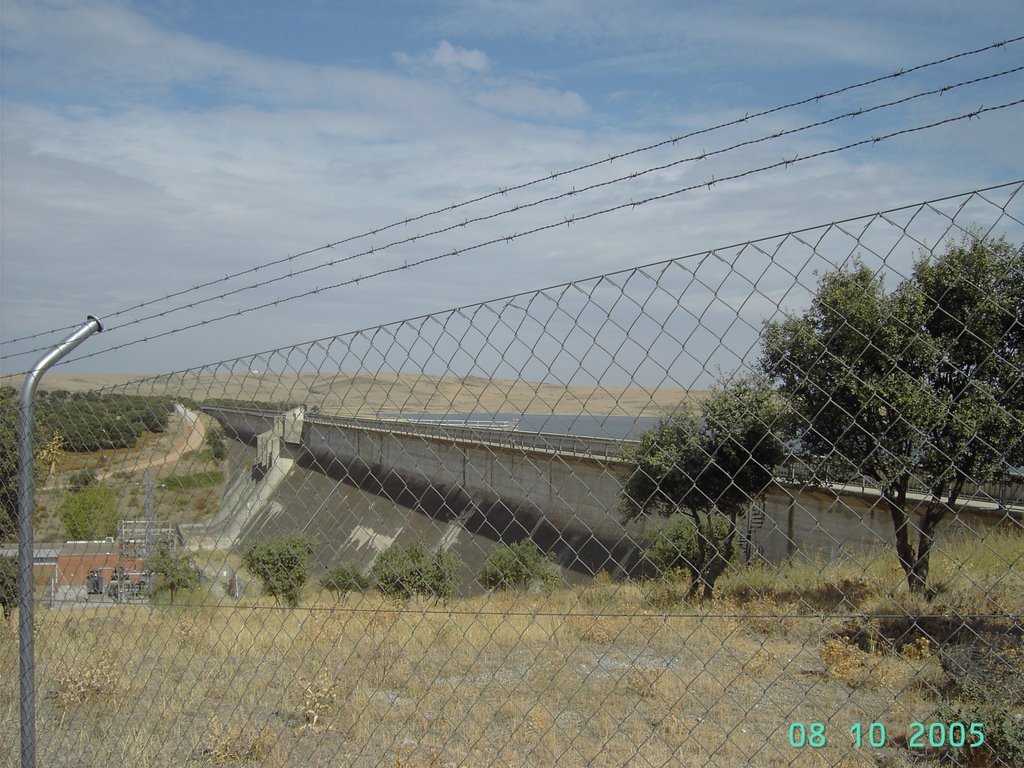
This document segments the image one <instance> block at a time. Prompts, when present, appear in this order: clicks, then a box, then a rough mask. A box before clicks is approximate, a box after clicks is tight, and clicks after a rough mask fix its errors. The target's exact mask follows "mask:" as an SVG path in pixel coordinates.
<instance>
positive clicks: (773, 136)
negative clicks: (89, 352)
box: [0, 66, 1024, 360]
mask: <svg viewBox="0 0 1024 768" xmlns="http://www.w3.org/2000/svg"><path fill="white" fill-rule="evenodd" d="M1021 71H1024V66H1020V67H1014V68H1011V69H1007V70H1003V71H1001V72H996V73H992V74H989V75H984V76H981V77H977V78H973V79H970V80H965V81H961V82H959V83H953V84H948V85H944V86H941V87H939V88H934V89H931V90H928V91H922V92H919V93H915V94H912V95H910V96H905V97H903V98H900V99H896V100H893V101H888V102H885V103H883V104H876V105H874V106H871V107H863V108H858V109H855V110H851V111H848V112H844V113H842V114H840V115H834V116H832V117H830V118H826V119H823V120H818V121H816V122H813V123H808V124H805V125H802V126H799V127H797V128H790V129H785V130H781V131H776V132H773V133H770V134H767V135H764V136H761V137H758V138H755V139H747V140H745V141H741V142H737V143H735V144H732V145H730V146H728V147H723V148H720V149H716V150H712V151H702V152H701V153H700V154H697V155H691V156H688V157H685V158H680V159H677V160H673V161H671V162H668V163H663V164H661V165H657V166H652V167H650V168H645V169H643V170H640V171H634V172H631V173H628V174H626V175H623V176H618V177H615V178H612V179H605V180H603V181H598V182H595V183H593V184H590V185H587V186H585V187H581V188H580V189H576V188H573V189H571V190H569V191H567V192H562V193H559V194H556V195H551V196H548V197H544V198H540V199H537V200H534V201H531V202H527V203H522V204H519V205H516V206H513V207H512V208H505V209H503V210H500V211H496V212H493V213H489V214H484V215H481V216H476V217H473V218H470V219H466V220H465V221H462V222H459V223H457V224H452V225H449V226H446V227H442V228H439V229H436V230H433V231H430V232H425V233H419V234H416V235H411V236H410V237H407V238H404V239H400V240H394V241H391V242H388V243H385V244H384V245H380V246H376V247H373V248H370V249H367V250H364V251H360V252H358V253H354V254H350V255H348V256H344V257H342V258H339V259H332V260H330V261H326V262H321V263H320V264H315V265H311V266H309V267H305V268H303V269H299V270H290V271H289V272H288V274H286V275H279V276H277V277H273V278H270V279H267V280H263V281H260V282H257V283H250V284H248V285H244V286H241V287H239V288H235V289H233V290H230V291H225V292H224V293H220V294H217V295H215V296H208V297H205V298H203V299H200V300H198V301H193V302H189V303H187V304H181V305H178V306H176V307H172V308H170V309H166V310H163V311H161V312H155V313H152V314H149V315H145V316H143V317H139V318H135V319H133V320H131V321H129V322H126V323H124V324H122V325H120V326H116V327H115V328H117V329H124V328H129V327H131V326H134V325H138V324H141V323H145V322H148V321H150V320H156V319H161V318H164V317H167V316H169V315H172V314H175V313H177V312H181V311H184V310H186V309H188V310H191V309H196V308H197V307H200V306H202V305H204V304H209V303H212V302H216V301H223V300H224V299H227V298H230V297H232V296H236V295H238V294H241V293H245V292H248V291H252V290H257V289H259V288H263V287H266V286H268V285H271V284H274V283H279V282H283V281H286V280H291V279H295V278H298V277H303V276H305V275H308V274H310V273H312V272H315V271H318V270H321V269H327V268H330V267H334V266H338V265H339V264H343V263H346V262H350V261H353V260H356V259H359V258H362V257H366V256H374V255H377V254H380V253H383V252H385V251H388V250H390V249H392V248H396V247H399V246H402V245H409V244H411V243H413V242H416V241H418V240H424V239H427V238H430V237H435V236H437V235H441V234H445V233H448V232H452V231H455V230H458V229H465V228H466V227H468V226H470V225H472V224H477V223H480V222H484V221H491V220H495V219H498V218H501V217H504V216H507V215H510V214H514V213H519V212H521V211H524V210H528V209H531V208H535V207H539V206H542V205H545V204H548V203H551V202H555V201H558V200H564V199H568V198H571V197H574V196H576V195H581V194H585V193H587V192H591V191H594V190H596V189H601V188H605V187H609V186H612V185H614V184H619V183H623V182H627V181H633V180H635V179H637V178H641V177H643V176H646V175H649V174H652V173H656V172H659V171H664V170H668V169H670V168H674V167H678V166H680V165H683V164H686V163H691V162H696V161H700V160H705V159H707V158H710V157H715V156H718V155H722V154H726V153H728V152H732V151H735V150H737V149H741V148H744V147H749V146H754V145H757V144H761V143H764V142H767V141H773V140H777V139H780V138H783V137H787V136H792V135H795V134H798V133H802V132H805V131H808V130H812V129H814V128H820V127H822V126H825V125H829V124H832V123H835V122H838V121H840V120H844V119H850V118H856V117H860V116H863V115H867V114H870V113H872V112H877V111H880V110H883V109H889V108H892V107H895V106H900V105H903V104H906V103H909V102H911V101H915V100H917V99H921V98H925V97H927V96H935V95H942V94H945V93H948V92H950V91H953V90H956V89H958V88H963V87H966V86H970V85H976V84H978V83H981V82H985V81H988V80H993V79H995V78H998V77H1003V76H1006V75H1010V74H1015V73H1017V72H1021ZM374 276H376V275H374ZM109 319H110V318H109V316H105V317H104V321H105V322H107V323H109ZM115 328H111V327H110V326H109V324H108V326H107V330H108V331H110V330H114V329H115ZM46 349H49V347H47V346H41V347H36V348H33V349H28V350H24V351H21V352H16V353H11V354H8V355H2V356H0V360H6V359H12V358H15V357H21V356H24V355H29V354H32V353H35V352H41V351H45V350H46Z"/></svg>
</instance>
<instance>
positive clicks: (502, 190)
mask: <svg viewBox="0 0 1024 768" xmlns="http://www.w3.org/2000/svg"><path fill="white" fill-rule="evenodd" d="M1022 40H1024V35H1022V36H1018V37H1014V38H1009V39H1006V40H1002V41H999V42H995V43H991V44H989V45H986V46H982V47H980V48H976V49H973V50H969V51H962V52H960V53H956V54H952V55H949V56H945V57H943V58H940V59H935V60H933V61H929V62H926V63H923V64H917V65H915V66H912V67H906V68H903V69H899V70H896V71H895V72H892V73H890V74H887V75H882V76H879V77H875V78H871V79H868V80H864V81H861V82H857V83H853V84H850V85H846V86H842V87H840V88H835V89H833V90H830V91H826V92H821V93H817V94H815V95H814V96H809V97H805V98H802V99H799V100H796V101H792V102H788V103H786V104H782V105H778V106H775V107H771V108H769V109H765V110H762V111H759V112H754V113H747V114H745V115H744V116H743V117H739V118H734V119H732V120H728V121H725V122H721V123H717V124H715V125H713V126H709V127H705V128H700V129H697V130H694V131H690V132H688V133H685V134H680V135H677V136H672V137H670V138H668V139H664V140H661V141H658V142H654V143H651V144H647V145H644V146H640V147H636V148H633V149H629V150H626V151H623V152H619V153H616V154H612V155H609V156H608V157H606V158H602V159H600V160H594V161H591V162H587V163H583V164H581V165H577V166H575V167H572V168H569V169H567V170H563V171H556V172H553V173H550V174H548V175H546V176H541V177H537V178H535V179H531V180H529V181H526V182H522V183H519V184H514V185H511V186H505V187H499V188H498V189H497V190H495V191H493V192H489V193H486V194H484V195H480V196H477V197H474V198H470V199H467V200H464V201H462V202H458V203H452V204H450V205H446V206H443V207H441V208H436V209H433V210H430V211H427V212H424V213H421V214H417V215H415V216H410V217H407V218H404V219H401V220H397V221H394V222H392V223H390V224H387V225H384V226H382V227H378V228H376V229H372V230H368V231H366V232H362V233H359V234H356V235H351V236H348V237H344V238H341V239H339V240H336V241H334V242H331V243H326V244H324V245H321V246H317V247H315V248H310V249H308V250H305V251H301V252H299V253H296V254H292V255H289V256H286V257H283V258H280V259H275V260H272V261H268V262H264V263H261V264H257V265H255V266H252V267H248V268H246V269H243V270H239V271H238V272H234V273H230V274H228V275H225V276H224V277H218V278H215V279H212V280H209V281H206V282H203V283H198V284H196V285H194V286H191V287H189V288H184V289H181V290H179V291H174V292H172V293H168V294H165V295H163V296H160V297H158V298H155V299H149V300H146V301H143V302H139V303H137V304H134V305H131V306H129V307H126V308H123V309H119V310H116V311H114V312H111V313H107V314H106V315H105V316H104V320H106V321H110V320H112V319H114V318H116V317H120V316H122V315H124V314H127V313H129V312H132V311H135V310H137V309H142V308H145V307H147V306H151V305H153V304H158V303H160V302H163V301H168V300H170V299H173V298H178V297H180V296H184V295H187V294H189V293H194V292H196V291H199V290H202V289H204V288H208V287H211V286H214V285H218V284H221V283H225V282H229V281H231V280H234V279H237V278H239V277H243V276H245V275H248V274H254V273H256V272H259V271H260V270H263V269H269V268H271V267H274V266H279V265H281V264H286V263H288V262H291V261H294V260H296V259H299V258H302V257H304V256H309V255H312V254H315V253H319V252H321V251H324V250H329V249H332V248H336V247H337V246H339V245H344V244H346V243H350V242H354V241H357V240H360V239H364V238H366V237H371V236H375V235H378V234H381V233H383V232H386V231H388V230H391V229H394V228H396V227H400V226H407V225H409V224H411V223H413V222H417V221H422V220H424V219H428V218H430V217H433V216H438V215H440V214H444V213H450V212H452V211H456V210H459V209H461V208H465V207H468V206H471V205H475V204H477V203H480V202H483V201H486V200H489V199H492V198H496V197H499V196H504V195H507V194H509V193H511V192H516V191H520V190H523V189H528V188H530V187H533V186H536V185H538V184H542V183H544V182H547V181H554V180H556V179H562V178H565V177H567V176H570V175H572V174H575V173H579V172H582V171H585V170H589V169H592V168H596V167H599V166H601V165H605V164H609V165H610V164H612V163H613V162H614V161H615V160H621V159H623V158H627V157H631V156H634V155H638V154H642V153H645V152H649V151H653V150H655V149H659V148H661V147H665V146H669V145H672V144H676V143H678V142H680V141H684V140H687V139H690V138H695V137H697V136H701V135H705V134H709V133H713V132H715V131H719V130H722V129H724V128H728V127H733V126H737V125H741V124H744V123H747V122H750V121H751V120H755V119H759V118H762V117H766V116H769V115H773V114H776V113H779V112H782V111H785V110H789V109H794V108H797V107H800V106H805V105H807V104H811V103H818V102H820V101H822V100H823V99H827V98H832V97H834V96H838V95H841V94H844V93H848V92H850V91H853V90H857V89H860V88H865V87H869V86H872V85H877V84H879V83H882V82H885V81H888V80H895V79H897V78H900V77H903V76H905V75H909V74H911V73H914V72H919V71H922V70H925V69H929V68H932V67H936V66H940V65H942V64H946V63H949V62H951V61H955V60H958V59H962V58H966V57H969V56H975V55H978V54H981V53H985V52H988V51H992V50H996V49H1000V48H1004V47H1006V46H1008V45H1012V44H1014V43H1018V42H1021V41H1022ZM1019 69H1020V68H1016V69H1013V70H1007V71H1005V72H1001V73H998V74H996V75H991V76H988V77H985V78H979V79H977V80H974V81H967V82H966V83H960V84H957V85H955V86H945V87H943V88H940V89H937V90H936V91H930V92H926V93H922V94H917V95H915V96H913V97H908V98H907V99H904V100H900V101H897V102H893V103H892V104H889V105H880V106H877V107H872V108H870V109H865V110H860V111H859V114H865V113H867V112H870V111H873V110H876V109H880V108H882V107H883V106H892V105H894V104H899V103H903V102H904V101H909V100H911V99H913V98H920V97H921V96H923V95H932V94H933V93H942V92H946V91H948V90H951V89H952V88H954V87H960V86H961V85H965V84H971V83H974V82H980V81H981V80H984V79H991V78H992V77H998V76H1001V75H1004V74H1009V73H1011V72H1016V71H1019ZM846 116H848V115H842V116H839V117H836V118H833V119H832V120H828V121H822V122H819V123H815V124H811V125H809V126H805V127H803V128H800V129H795V130H791V131H787V132H784V133H782V134H778V135H772V136H769V137H765V138H763V139H759V140H753V141H750V142H743V143H741V144H739V145H736V146H734V147H730V148H728V149H726V150H718V151H716V152H713V153H708V154H705V155H701V156H699V157H697V158H690V159H688V160H686V161H680V162H690V161H692V160H693V159H703V158H704V157H707V156H710V155H712V154H721V153H722V152H724V151H729V150H731V149H735V148H738V147H740V146H746V145H748V144H753V143H758V142H759V141H764V140H769V139H772V138H779V137H780V136H783V135H788V134H790V133H795V132H798V131H800V130H807V129H808V128H812V127H818V126H820V125H824V124H827V123H828V122H833V121H834V120H837V119H842V118H843V117H846ZM674 164H678V163H673V164H669V165H666V166H661V167H655V168H651V169H648V170H646V171H643V172H642V173H637V174H634V175H631V177H633V178H635V177H636V176H639V175H643V174H646V173H650V172H654V171H657V170H659V169H664V168H668V167H671V166H672V165H674ZM614 181H618V180H614ZM614 181H610V182H606V183H605V185H606V184H607V183H614ZM596 186H602V185H601V184H599V185H592V186H591V187H588V188H587V189H591V188H595V187H596ZM581 191H582V190H581ZM577 193H578V192H577V191H575V190H574V191H570V192H567V193H564V194H562V195H557V196H554V197H551V198H546V199H544V200H541V201H537V202H535V203H532V204H529V205H527V206H518V207H517V208H514V209H510V210H509V211H505V212H501V213H499V214H495V215H504V213H508V212H515V211H516V210H519V209H521V208H524V207H531V206H533V205H538V204H541V203H542V202H550V201H551V200H557V199H560V198H562V197H567V196H571V195H574V194H577ZM495 215H492V216H490V217H481V218H478V219H476V220H484V219H486V218H493V217H494V216H495ZM461 226H465V223H463V224H458V225H453V226H452V227H447V228H444V229H440V230H436V231H434V232H430V233H426V234H422V235H415V236H412V237H410V238H406V239H403V240H399V241H396V242H394V243H389V244H388V245H387V246H385V247H386V248H390V247H393V246H395V245H397V244H402V243H408V242H412V241H415V240H417V239H421V238H423V237H429V236H434V235H436V234H440V233H442V232H447V231H450V230H452V229H455V228H457V227H461ZM380 250H382V249H381V248H375V249H369V250H368V251H364V252H362V253H360V254H355V255H353V256H351V257H347V258H345V259H342V260H335V261H332V262H328V263H327V264H324V265H322V266H333V265H334V264H337V263H339V262H340V261H347V260H350V259H351V258H357V257H359V256H363V255H369V254H373V253H376V252H379V251H380ZM303 271H308V270H303ZM291 276H292V275H291V273H290V274H289V275H288V276H281V277H280V278H277V279H286V278H288V277H291ZM277 279H275V280H272V281H267V282H275V281H276V280H277ZM264 284H266V283H258V284H257V286H259V285H264ZM243 290H248V288H246V289H243ZM236 292H237V291H232V292H229V293H227V294H223V295H221V296H217V297H212V298H211V299H209V300H218V299H220V298H223V296H226V295H232V294H233V293H236ZM197 303H204V302H197ZM192 306H194V304H186V305H182V306H180V307H177V308H174V309H172V310H170V311H168V312H166V313H155V314H153V315H149V316H147V317H146V318H143V319H140V320H138V321H135V322H143V321H145V320H148V319H153V318H156V317H162V316H164V315H165V314H170V313H171V312H174V311H179V310H180V309H187V308H191V307H192ZM131 324H134V322H133V323H129V324H126V325H125V326H121V327H126V326H127V325H131ZM74 327H76V326H74V325H70V326H61V327H58V328H53V329H50V330H47V331H40V332H38V333H34V334H30V335H27V336H22V337H18V338H15V339H9V340H6V341H5V340H0V346H4V345H9V344H15V343H19V342H23V341H28V340H31V339H35V338H40V337H42V336H46V335H49V334H52V333H56V332H58V331H64V330H68V329H71V328H74ZM46 349H49V347H48V346H43V347H37V348H35V349H31V350H26V351H23V352H18V353H13V354H9V355H4V356H0V360H3V359H8V358H13V357H18V356H21V355H27V354H31V353H33V352H39V351H43V350H46Z"/></svg>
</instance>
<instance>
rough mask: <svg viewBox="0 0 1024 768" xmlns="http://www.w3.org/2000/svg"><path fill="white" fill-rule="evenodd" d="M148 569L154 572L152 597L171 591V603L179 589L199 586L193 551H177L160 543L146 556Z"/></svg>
mask: <svg viewBox="0 0 1024 768" xmlns="http://www.w3.org/2000/svg"><path fill="white" fill-rule="evenodd" d="M146 570H147V571H149V572H150V573H152V574H153V577H154V581H153V586H152V588H151V591H150V595H151V596H152V597H156V596H157V595H161V594H163V593H164V592H168V593H170V597H171V604H172V605H173V604H174V596H175V595H176V594H177V593H178V591H179V590H186V591H187V590H191V589H195V588H196V587H197V586H199V574H197V573H196V563H195V556H194V555H193V554H192V553H191V552H181V553H175V552H174V551H172V549H171V547H169V546H168V545H167V544H158V545H157V547H156V552H154V553H153V554H152V555H150V556H149V557H148V558H146Z"/></svg>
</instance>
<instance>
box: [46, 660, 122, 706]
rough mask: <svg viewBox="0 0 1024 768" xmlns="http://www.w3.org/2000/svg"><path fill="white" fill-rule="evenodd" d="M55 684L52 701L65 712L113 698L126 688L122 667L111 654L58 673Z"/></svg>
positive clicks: (51, 695)
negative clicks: (89, 703) (69, 708)
mask: <svg viewBox="0 0 1024 768" xmlns="http://www.w3.org/2000/svg"><path fill="white" fill-rule="evenodd" d="M53 684H54V687H53V690H52V691H51V692H50V698H51V699H52V700H53V702H54V704H55V705H56V706H57V707H59V708H61V709H67V708H68V707H72V706H75V705H77V704H84V703H86V702H89V701H92V700H94V699H97V698H100V697H104V696H113V695H114V694H116V693H119V692H122V689H123V686H122V685H121V668H120V666H118V664H117V662H116V660H115V659H114V657H113V656H109V655H108V656H102V657H100V658H98V659H95V660H90V661H87V662H86V663H84V664H82V665H80V666H74V667H70V668H68V669H65V670H63V671H61V672H58V673H57V674H56V675H54V677H53Z"/></svg>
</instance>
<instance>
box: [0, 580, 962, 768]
mask: <svg viewBox="0 0 1024 768" xmlns="http://www.w3.org/2000/svg"><path fill="white" fill-rule="evenodd" d="M644 596H645V591H644V589H642V588H641V587H639V586H635V585H615V584H612V583H609V582H604V583H598V584H596V585H593V586H590V587H587V588H583V589H575V590H568V589H566V590H562V591H559V592H556V593H555V594H554V595H551V596H548V597H542V596H535V597H529V596H520V597H518V598H515V599H513V598H510V597H507V596H502V595H498V596H490V597H478V598H472V599H466V600H463V601H458V602H456V603H453V604H451V605H449V606H438V605H433V604H430V603H423V604H411V605H407V606H404V607H398V606H395V605H394V604H393V603H387V602H385V601H383V599H382V598H380V597H378V596H375V595H374V594H372V593H371V594H367V595H349V596H347V597H346V598H345V599H344V600H343V601H341V602H340V603H336V602H335V600H334V599H333V598H329V599H326V600H324V601H322V602H321V601H320V600H318V599H316V598H312V597H311V598H310V599H309V600H308V601H307V602H306V603H305V604H304V606H303V607H302V608H300V609H298V610H294V611H288V610H281V609H279V608H277V607H275V606H273V605H272V604H271V603H269V602H266V601H262V600H256V601H243V602H242V603H241V604H221V605H217V604H209V603H207V604H199V605H195V604H193V605H187V606H175V607H165V608H153V607H149V606H123V607H120V608H102V609H101V608H86V609H78V610H75V611H45V610H44V611H41V613H40V615H39V633H38V638H37V647H38V654H39V658H40V664H39V672H38V674H39V687H40V691H41V693H42V694H43V695H42V697H41V698H42V701H41V703H40V714H39V718H40V720H39V733H40V746H39V751H40V758H41V760H42V764H46V765H52V766H62V765H80V764H97V765H98V764H109V763H113V764H118V763H125V764H132V765H139V766H143V768H146V767H147V766H153V767H155V766H164V765H181V764H182V763H183V762H185V761H192V763H194V764H200V765H202V764H211V765H261V766H278V765H311V766H317V765H323V766H328V765H354V766H371V765H372V766H399V765H402V766H449V765H450V766H524V765H531V766H532V765H556V764H557V765H559V766H565V767H566V768H570V767H572V766H590V765H595V766H613V765H631V764H641V765H644V764H651V765H681V766H687V765H694V766H696V765H723V766H724V765H743V764H746V765H758V766H776V765H777V766H783V765H790V764H793V763H794V762H795V761H798V762H797V764H800V765H822V766H824V765H869V764H871V763H869V762H865V761H866V760H867V756H866V755H865V756H863V757H864V759H863V760H861V756H857V755H851V753H850V751H849V748H848V745H846V744H845V743H844V742H843V740H842V739H841V738H838V737H837V738H836V739H835V743H834V744H832V743H831V742H830V744H829V745H828V746H826V747H825V748H823V749H820V750H815V751H813V753H812V752H807V753H803V752H801V753H800V754H799V755H796V754H795V753H794V750H793V749H792V748H791V747H790V746H789V745H788V741H787V737H788V726H789V724H790V723H791V722H792V721H794V720H798V721H802V722H814V721H822V720H823V719H829V722H830V723H833V724H834V725H835V728H834V730H835V731H836V733H837V734H839V733H841V732H845V728H846V727H847V726H846V725H845V724H847V723H851V722H872V721H883V722H886V723H888V724H889V725H890V727H891V728H892V729H898V728H899V727H901V726H902V724H905V723H908V722H910V721H911V720H915V719H919V720H924V719H926V718H928V717H930V716H932V715H933V714H934V713H935V712H936V711H937V706H938V699H937V696H936V694H935V690H936V689H937V687H938V686H939V684H940V683H941V676H942V672H941V669H940V668H939V667H938V664H937V661H936V659H935V649H934V648H933V647H932V646H931V645H930V644H928V643H923V642H917V643H914V644H912V645H908V646H907V648H905V649H904V651H903V652H902V653H892V652H887V651H885V650H883V649H879V650H876V651H874V652H872V651H868V650H864V649H862V648H861V647H859V646H858V645H856V644H855V643H852V642H849V641H848V640H845V639H843V638H842V637H838V636H833V635H831V634H830V632H829V631H828V627H827V622H826V621H823V618H822V617H821V616H820V615H817V616H816V615H814V614H813V613H810V612H808V613H806V614H805V618H791V619H790V624H787V625H783V627H782V628H781V629H779V628H777V627H776V626H772V622H770V621H769V619H768V618H766V617H768V616H770V613H771V611H776V612H781V611H790V610H792V606H783V605H781V604H779V603H774V604H771V603H766V604H765V605H764V606H762V611H761V612H759V613H755V612H753V611H752V608H753V604H751V603H747V604H745V605H743V606H740V605H739V604H738V603H737V602H736V600H735V598H732V597H728V598H725V599H721V600H714V601H711V602H708V603H706V604H704V605H702V606H699V607H694V606H681V609H682V610H680V611H678V612H676V613H671V612H670V613H663V612H655V611H651V610H650V609H648V608H647V607H646V604H645V599H644ZM205 599H206V600H210V599H211V598H205ZM774 623H775V624H778V622H774ZM4 631H6V632H8V634H4V635H0V661H2V662H3V665H4V668H5V669H11V668H12V667H14V666H15V663H16V652H15V650H14V647H13V632H12V631H10V630H4ZM12 679H13V676H8V675H4V677H3V679H2V681H0V716H2V717H3V721H4V722H6V723H13V722H15V719H14V718H15V717H16V711H17V697H16V695H15V694H14V691H13V687H12V683H11V680H12ZM13 750H14V741H13V735H12V734H10V733H7V734H5V735H0V762H2V761H4V760H6V759H13V755H14V754H15V752H14V751H13ZM882 753H883V754H888V755H889V758H891V759H892V760H897V759H898V758H899V754H898V753H897V750H896V748H895V747H893V748H888V749H887V750H882ZM887 759H888V758H887ZM844 761H846V762H844ZM891 764H894V765H897V764H899V763H898V762H895V763H891ZM919 764H920V765H928V764H929V763H928V761H927V760H924V761H923V762H921V763H919Z"/></svg>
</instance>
